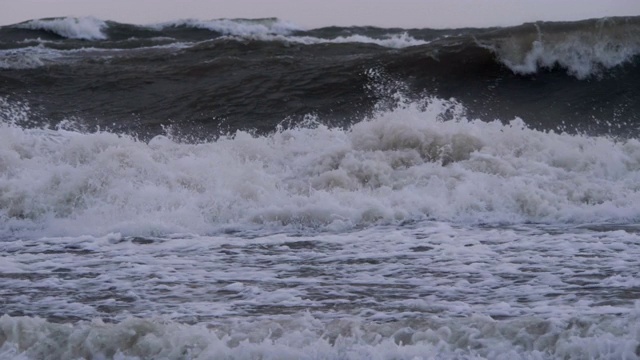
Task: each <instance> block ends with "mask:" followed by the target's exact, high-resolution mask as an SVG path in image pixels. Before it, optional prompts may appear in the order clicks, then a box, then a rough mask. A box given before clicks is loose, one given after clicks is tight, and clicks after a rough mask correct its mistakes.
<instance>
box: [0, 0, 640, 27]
mask: <svg viewBox="0 0 640 360" xmlns="http://www.w3.org/2000/svg"><path fill="white" fill-rule="evenodd" d="M625 15H640V0H422V1H420V0H270V1H266V0H262V1H261V0H226V1H224V0H0V25H7V24H13V23H17V22H20V21H24V20H29V19H35V18H43V17H58V16H95V17H97V18H100V19H103V20H115V21H120V22H127V23H135V24H149V23H156V22H162V21H168V20H177V19H186V18H196V19H216V18H239V17H242V18H258V17H278V18H281V19H283V20H290V21H292V22H293V23H295V24H298V25H300V26H303V27H307V28H313V27H319V26H326V25H375V26H383V27H392V26H398V27H431V28H442V27H462V26H479V27H483V26H492V25H503V26H504V25H517V24H521V23H523V22H527V21H535V20H549V21H557V20H578V19H586V18H594V17H598V18H599V17H604V16H625Z"/></svg>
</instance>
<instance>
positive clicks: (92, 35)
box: [15, 17, 107, 40]
mask: <svg viewBox="0 0 640 360" xmlns="http://www.w3.org/2000/svg"><path fill="white" fill-rule="evenodd" d="M15 26H16V27H17V28H23V29H31V30H44V31H49V32H52V33H55V34H57V35H59V36H62V37H65V38H68V39H81V40H106V39H107V35H106V34H105V33H104V30H105V29H106V28H107V23H106V22H104V21H102V20H99V19H96V18H93V17H80V18H73V17H66V18H56V19H41V20H31V21H27V22H24V23H21V24H17V25H15Z"/></svg>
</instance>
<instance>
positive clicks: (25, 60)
mask: <svg viewBox="0 0 640 360" xmlns="http://www.w3.org/2000/svg"><path fill="white" fill-rule="evenodd" d="M60 57H61V52H60V51H57V50H52V49H47V48H45V47H44V46H40V45H39V46H33V47H26V48H19V49H11V50H0V69H17V70H20V69H35V68H38V67H41V66H45V65H46V64H49V63H51V62H54V61H56V60H58V59H59V58H60Z"/></svg>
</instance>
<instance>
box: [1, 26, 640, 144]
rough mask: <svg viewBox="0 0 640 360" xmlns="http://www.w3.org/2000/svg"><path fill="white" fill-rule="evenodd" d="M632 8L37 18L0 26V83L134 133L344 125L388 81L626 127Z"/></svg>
mask: <svg viewBox="0 0 640 360" xmlns="http://www.w3.org/2000/svg"><path fill="white" fill-rule="evenodd" d="M639 22H640V18H636V17H630V18H611V19H596V20H586V21H581V22H574V23H535V24H524V25H521V26H518V27H511V28H501V29H498V28H493V29H454V30H433V29H381V28H373V27H346V28H345V27H342V28H341V27H329V28H321V29H312V30H302V29H299V28H296V27H295V26H294V25H292V24H290V23H287V22H284V21H281V20H278V19H257V20H243V19H239V20H228V19H222V20H211V21H196V20H187V21H177V22H172V23H165V24H157V25H153V26H138V25H130V24H119V23H114V22H109V21H106V22H105V21H101V20H98V19H73V18H61V19H48V20H34V21H31V22H26V23H21V24H16V25H12V26H5V27H2V28H0V47H2V49H4V50H0V51H1V52H2V53H1V55H2V56H1V57H0V84H1V85H2V86H3V89H4V91H5V95H11V96H12V97H13V98H15V99H18V100H26V101H28V102H29V103H30V104H31V106H32V110H33V111H32V116H31V121H32V122H34V123H35V124H37V125H38V126H40V125H42V124H44V123H47V124H49V125H56V124H58V123H59V122H61V121H63V120H65V119H70V118H73V119H76V121H80V122H82V123H83V124H84V126H86V127H87V128H94V129H95V128H98V127H99V128H102V129H104V128H110V129H112V130H114V131H118V132H125V133H129V134H132V133H135V134H137V135H138V136H141V137H145V138H151V137H153V136H155V135H157V134H160V133H163V132H164V128H163V127H166V126H167V125H171V126H172V127H173V129H174V131H176V132H179V133H183V134H192V135H197V136H199V137H205V138H206V137H212V136H217V135H219V134H220V133H221V132H222V133H224V132H228V131H231V132H233V131H235V130H238V129H242V130H247V129H252V130H254V131H257V132H258V133H267V132H271V131H273V130H274V129H275V128H276V126H277V125H278V124H280V123H281V122H282V121H283V120H288V121H289V122H291V123H293V124H295V123H298V122H300V121H302V120H303V119H304V118H305V116H307V115H309V114H314V115H317V116H319V117H320V118H322V119H323V121H325V122H327V123H328V124H330V125H339V126H349V125H350V124H352V123H354V122H357V121H360V120H362V119H363V118H364V117H366V116H367V115H371V114H372V112H373V111H374V110H376V107H379V106H380V104H387V105H388V106H389V107H392V106H394V104H395V98H394V96H395V95H394V94H397V93H402V94H403V96H405V97H406V98H410V99H411V98H421V97H423V96H424V95H425V94H429V95H432V96H437V97H440V98H445V99H446V98H455V99H457V100H458V101H461V102H462V103H463V104H464V105H465V107H466V110H467V116H468V117H470V118H479V119H482V120H487V121H492V120H495V119H500V120H503V121H510V120H511V119H513V118H515V117H520V118H522V119H524V120H525V122H526V123H527V124H528V125H529V126H531V127H533V128H536V129H542V130H554V131H569V132H586V133H589V134H611V135H616V136H626V137H632V136H636V135H638V122H639V120H640V119H639V118H638V116H640V115H638V114H640V108H639V107H640V102H639V101H637V100H638V99H639V98H640V90H639V89H638V87H637V86H636V85H635V84H637V83H638V81H640V68H639V67H638V61H639V60H638V57H637V56H636V54H637V53H638V51H639V49H640V45H639V44H638V43H639V41H640V40H638V39H640V36H638V35H639V29H640V26H639ZM52 89H55V91H51V90H52Z"/></svg>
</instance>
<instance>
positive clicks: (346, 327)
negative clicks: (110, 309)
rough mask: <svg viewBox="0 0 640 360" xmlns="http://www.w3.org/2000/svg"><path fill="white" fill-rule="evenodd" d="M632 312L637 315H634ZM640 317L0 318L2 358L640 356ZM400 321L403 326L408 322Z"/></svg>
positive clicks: (503, 357) (525, 357) (569, 357)
mask: <svg viewBox="0 0 640 360" xmlns="http://www.w3.org/2000/svg"><path fill="white" fill-rule="evenodd" d="M634 320H635V322H634ZM637 320H638V316H637V315H633V316H631V317H612V318H605V319H601V322H600V323H598V324H594V323H592V322H590V321H589V320H586V319H585V320H582V321H577V322H575V323H573V324H572V323H571V322H561V321H553V320H546V321H541V320H536V319H534V318H532V319H520V320H510V321H495V320H493V319H491V318H489V317H483V316H474V317H471V318H466V319H450V320H448V321H443V320H434V321H430V322H424V323H422V324H421V323H420V322H413V323H412V322H400V323H389V324H378V325H374V324H362V323H360V322H358V321H355V320H347V319H345V320H337V321H334V322H331V323H328V324H326V323H322V322H320V321H319V320H317V319H314V318H313V317H312V316H310V315H307V316H302V317H298V318H290V319H282V320H280V321H278V320H271V321H255V322H245V323H235V324H233V326H226V327H213V328H207V327H205V326H200V325H192V326H188V325H182V324H177V323H173V322H167V321H162V320H143V319H133V318H132V319H128V320H126V321H123V322H122V323H119V324H105V323H102V322H101V321H99V320H96V321H93V322H81V323H78V324H75V325H69V324H55V323H49V322H46V321H44V320H42V319H38V318H27V317H8V316H3V317H0V359H42V358H56V359H76V358H114V359H147V358H162V359H354V360H355V359H363V360H364V359H367V360H368V359H381V360H383V359H412V360H416V359H496V360H499V359H504V360H513V359H557V358H562V359H576V360H577V359H630V360H631V359H638V355H637V354H636V351H635V349H636V347H637V346H638V345H639V343H638V340H637V337H638V335H640V327H639V326H638V322H637ZM403 325H404V326H403Z"/></svg>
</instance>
